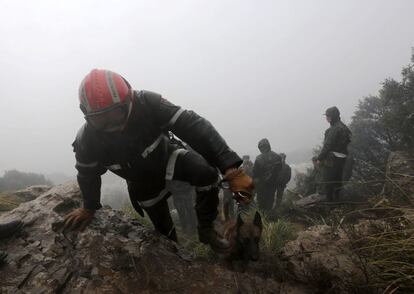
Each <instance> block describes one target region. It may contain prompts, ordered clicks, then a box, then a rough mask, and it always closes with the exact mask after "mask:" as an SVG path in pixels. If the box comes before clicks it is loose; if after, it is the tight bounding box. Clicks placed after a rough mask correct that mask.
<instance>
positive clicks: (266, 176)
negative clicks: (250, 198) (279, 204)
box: [253, 139, 282, 211]
mask: <svg viewBox="0 0 414 294" xmlns="http://www.w3.org/2000/svg"><path fill="white" fill-rule="evenodd" d="M258 148H259V150H260V153H261V154H260V155H259V156H257V157H256V160H255V162H254V166H253V180H254V183H255V186H256V192H257V203H258V205H259V208H260V209H261V210H263V211H269V210H271V209H272V208H273V202H274V199H275V192H276V187H277V177H278V175H279V172H280V170H281V169H282V158H281V157H280V155H279V154H277V153H276V152H274V151H272V148H271V146H270V143H269V140H267V139H262V140H260V141H259V144H258Z"/></svg>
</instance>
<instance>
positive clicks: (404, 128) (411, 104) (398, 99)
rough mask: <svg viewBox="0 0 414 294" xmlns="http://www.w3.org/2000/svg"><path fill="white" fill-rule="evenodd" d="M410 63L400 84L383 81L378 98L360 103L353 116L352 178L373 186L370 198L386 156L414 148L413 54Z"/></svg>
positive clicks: (376, 189) (377, 189) (381, 177)
mask: <svg viewBox="0 0 414 294" xmlns="http://www.w3.org/2000/svg"><path fill="white" fill-rule="evenodd" d="M411 61H412V63H411V64H409V65H408V66H406V67H405V68H403V70H402V73H401V74H402V79H401V81H400V82H399V81H396V80H393V79H386V80H385V81H384V82H383V83H382V87H381V89H380V90H379V93H378V95H376V96H368V97H365V98H364V99H363V100H361V101H360V102H359V104H358V107H357V110H356V111H355V113H354V116H353V117H352V122H351V124H350V129H351V131H352V133H353V137H352V143H351V145H350V151H351V153H352V154H353V156H354V157H355V158H356V164H355V166H354V178H356V179H358V180H362V181H364V182H370V183H373V184H372V185H366V186H365V188H367V189H366V191H365V192H366V193H370V194H371V195H372V194H375V193H378V191H379V190H380V189H381V185H378V181H381V180H383V179H384V172H383V171H384V170H385V165H386V161H387V158H388V155H389V153H390V152H391V151H398V150H409V149H413V148H414V132H413V130H414V53H413V56H412V59H411Z"/></svg>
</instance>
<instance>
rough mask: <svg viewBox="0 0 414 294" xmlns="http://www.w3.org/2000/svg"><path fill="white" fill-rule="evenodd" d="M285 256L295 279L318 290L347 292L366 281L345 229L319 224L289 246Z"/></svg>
mask: <svg viewBox="0 0 414 294" xmlns="http://www.w3.org/2000/svg"><path fill="white" fill-rule="evenodd" d="M282 256H283V259H284V260H286V261H287V268H288V271H289V273H290V274H291V275H292V276H293V278H294V279H295V280H297V281H298V282H301V283H304V284H307V285H312V286H314V287H315V288H318V289H325V290H328V289H331V290H335V291H345V292H346V291H347V290H348V289H349V288H348V287H352V288H355V287H357V286H358V285H364V283H365V282H366V281H365V277H364V273H363V272H362V271H361V269H360V268H359V267H358V264H359V261H358V260H357V257H356V256H354V255H353V254H352V252H351V250H350V244H349V239H348V237H347V236H346V234H345V232H344V231H343V230H341V229H338V230H336V229H333V228H332V227H330V226H327V225H319V226H313V227H310V228H308V229H307V230H305V231H302V232H299V234H298V237H297V239H296V240H294V241H290V242H288V243H287V244H286V245H285V247H284V248H283V250H282ZM335 293H336V292H335Z"/></svg>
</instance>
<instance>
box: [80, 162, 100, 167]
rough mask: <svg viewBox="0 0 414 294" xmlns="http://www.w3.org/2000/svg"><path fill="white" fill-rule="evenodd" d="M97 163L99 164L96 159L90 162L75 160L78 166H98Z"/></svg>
mask: <svg viewBox="0 0 414 294" xmlns="http://www.w3.org/2000/svg"><path fill="white" fill-rule="evenodd" d="M98 164H99V162H98V161H94V162H91V163H83V162H80V161H76V165H77V166H79V167H95V166H98Z"/></svg>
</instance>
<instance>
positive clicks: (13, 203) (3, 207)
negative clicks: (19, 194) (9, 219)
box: [0, 193, 21, 213]
mask: <svg viewBox="0 0 414 294" xmlns="http://www.w3.org/2000/svg"><path fill="white" fill-rule="evenodd" d="M20 203H21V200H19V199H17V198H15V197H12V196H11V195H8V194H7V193H0V213H1V212H5V211H10V210H13V209H15V208H16V207H17V206H19V204H20Z"/></svg>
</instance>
